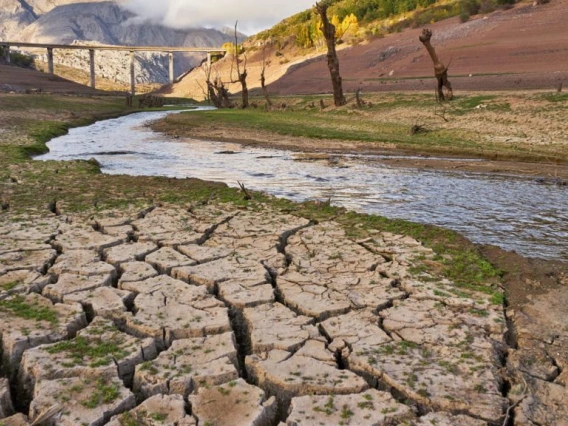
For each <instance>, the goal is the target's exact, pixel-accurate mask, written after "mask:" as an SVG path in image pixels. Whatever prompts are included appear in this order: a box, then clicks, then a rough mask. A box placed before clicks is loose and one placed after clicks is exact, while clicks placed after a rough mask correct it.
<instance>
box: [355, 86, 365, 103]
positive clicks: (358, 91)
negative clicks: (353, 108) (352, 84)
mask: <svg viewBox="0 0 568 426" xmlns="http://www.w3.org/2000/svg"><path fill="white" fill-rule="evenodd" d="M362 90H363V89H362V88H361V87H358V88H357V91H356V92H355V101H357V108H362V107H363V105H365V101H363V100H362V99H361V91H362Z"/></svg>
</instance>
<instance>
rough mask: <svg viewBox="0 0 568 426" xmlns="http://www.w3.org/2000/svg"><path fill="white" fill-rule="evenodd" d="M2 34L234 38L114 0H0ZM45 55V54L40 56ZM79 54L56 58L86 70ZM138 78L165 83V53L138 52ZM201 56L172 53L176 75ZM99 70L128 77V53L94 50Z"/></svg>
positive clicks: (126, 39) (206, 42) (149, 40)
mask: <svg viewBox="0 0 568 426" xmlns="http://www.w3.org/2000/svg"><path fill="white" fill-rule="evenodd" d="M0 39H3V40H17V41H22V42H36V43H65V44H68V43H73V42H76V41H80V42H85V41H88V42H96V43H103V44H119V45H150V46H188V47H195V46H199V47H219V46H221V45H222V44H223V43H225V42H227V41H230V40H231V39H232V36H231V35H228V34H227V33H226V32H224V31H222V30H215V29H191V30H174V29H171V28H166V27H164V26H161V25H157V24H152V23H150V22H147V21H142V20H141V19H137V17H136V16H135V15H134V14H133V13H131V12H129V11H126V10H124V9H123V8H121V7H120V2H116V1H99V2H97V1H90V2H84V1H81V0H37V1H33V0H29V1H27V2H26V1H23V0H0ZM39 59H40V60H41V59H44V58H41V57H40V58H39ZM85 59H86V58H85V55H82V54H81V53H70V52H61V51H59V52H58V51H56V52H55V62H56V63H60V64H64V65H67V66H72V67H77V68H79V69H85V70H88V62H87V61H86V60H85ZM137 59H138V65H137V68H138V69H137V76H138V77H137V79H138V82H140V83H146V82H167V80H168V74H167V56H166V55H162V54H141V55H138V58H137ZM202 59H203V58H202V56H201V55H182V54H178V55H176V61H175V62H176V63H175V68H176V69H175V71H176V74H177V75H180V74H182V73H184V72H185V71H187V70H188V69H189V68H192V67H193V66H195V65H196V64H198V63H199V62H200V61H201V60H202ZM97 62H98V67H99V72H101V73H102V74H104V75H105V76H107V77H109V78H116V79H118V80H121V81H127V80H128V78H129V76H128V73H127V72H126V69H127V64H128V58H127V55H125V54H123V53H116V52H108V53H100V54H99V55H98V61H97Z"/></svg>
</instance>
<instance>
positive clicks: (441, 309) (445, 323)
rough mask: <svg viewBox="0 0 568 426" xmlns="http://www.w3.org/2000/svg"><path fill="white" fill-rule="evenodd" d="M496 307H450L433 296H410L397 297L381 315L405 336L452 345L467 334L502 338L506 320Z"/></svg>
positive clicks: (388, 325)
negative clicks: (420, 297) (430, 297)
mask: <svg viewBox="0 0 568 426" xmlns="http://www.w3.org/2000/svg"><path fill="white" fill-rule="evenodd" d="M499 309H500V308H498V307H496V306H478V305H475V304H474V305H472V306H471V307H469V308H467V309H452V308H451V307H449V306H446V305H444V304H443V303H440V302H436V301H434V300H417V299H414V298H411V299H407V300H401V301H396V302H395V303H394V306H393V307H392V308H390V309H386V310H384V311H381V312H380V316H381V317H382V318H383V327H384V328H385V329H386V330H388V331H390V332H395V333H396V334H397V335H398V336H400V337H401V338H402V339H404V340H408V341H411V342H414V343H417V344H422V343H432V344H437V345H439V344H445V345H453V344H457V343H459V342H461V341H463V340H464V338H465V337H466V334H472V335H474V336H480V337H484V338H485V337H492V338H493V339H494V340H496V341H503V336H504V333H505V322H504V318H503V313H502V312H499Z"/></svg>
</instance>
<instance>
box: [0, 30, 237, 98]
mask: <svg viewBox="0 0 568 426" xmlns="http://www.w3.org/2000/svg"><path fill="white" fill-rule="evenodd" d="M0 46H2V47H3V48H4V55H5V60H6V62H8V63H10V47H18V48H25V47H28V48H33V49H47V68H48V72H49V73H50V74H53V73H54V67H53V51H54V50H55V49H67V50H88V51H89V59H90V71H91V73H90V74H91V81H90V83H91V84H90V85H91V87H92V88H93V89H94V88H95V52H96V51H97V50H113V51H124V52H130V92H131V94H132V95H133V96H134V94H135V93H136V79H135V77H136V76H135V73H134V60H135V58H134V53H135V52H162V53H168V54H169V60H170V62H169V73H170V83H173V82H174V80H175V79H174V53H176V52H184V53H206V54H207V64H208V66H211V55H212V54H214V53H220V54H225V53H227V51H226V50H224V49H215V48H210V47H169V46H110V45H95V46H93V45H86V44H85V45H81V44H42V43H22V42H16V41H0Z"/></svg>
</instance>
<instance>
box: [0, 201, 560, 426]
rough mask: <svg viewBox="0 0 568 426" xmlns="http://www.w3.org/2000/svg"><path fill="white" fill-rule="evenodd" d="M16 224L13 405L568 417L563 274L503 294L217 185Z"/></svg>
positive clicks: (182, 421)
mask: <svg viewBox="0 0 568 426" xmlns="http://www.w3.org/2000/svg"><path fill="white" fill-rule="evenodd" d="M0 235H2V247H1V249H0V259H1V261H0V262H1V263H0V289H1V295H0V311H1V313H2V315H1V320H0V333H1V344H2V353H3V359H2V363H3V377H4V378H3V379H1V380H0V416H1V418H2V420H0V421H1V422H3V423H2V424H6V425H29V424H31V423H32V422H34V421H37V420H38V419H42V418H46V417H47V418H48V419H50V420H49V421H48V424H55V425H76V424H89V425H103V424H111V425H113V426H114V425H124V424H152V425H153V424H177V425H201V424H211V425H213V424H215V425H227V426H228V425H259V426H263V425H277V424H278V423H279V422H281V424H285V425H288V426H294V425H319V424H334V425H335V424H337V425H340V424H343V425H348V424H351V425H355V424H357V425H367V424H368V425H392V424H399V425H405V424H406V425H427V424H434V423H435V424H444V425H458V424H459V425H475V426H477V425H486V424H489V425H495V424H503V422H504V421H505V420H506V419H508V420H507V421H511V422H513V423H508V424H518V425H527V426H534V425H542V424H550V425H553V424H554V425H564V424H567V423H566V421H567V419H568V417H567V416H568V413H567V412H566V407H565V404H564V403H563V401H565V400H566V397H567V396H568V393H567V390H566V373H565V368H566V362H567V360H568V353H567V352H566V351H565V349H564V348H565V347H566V346H567V342H568V330H567V329H566V327H562V323H561V321H560V319H559V315H560V314H561V312H562V303H561V298H562V297H565V292H564V293H562V296H558V295H554V294H547V293H544V294H543V295H542V296H541V298H539V299H538V300H535V301H534V302H535V303H534V304H527V305H526V307H525V308H524V309H522V310H520V311H515V310H513V309H505V307H504V306H503V303H502V300H503V297H502V290H501V289H500V288H496V287H491V286H487V287H485V288H475V289H469V288H465V287H463V286H459V285H457V284H456V283H454V282H453V281H451V280H448V279H442V278H439V277H437V276H435V275H434V274H430V273H427V272H425V271H424V270H422V269H420V268H417V265H419V264H421V263H422V262H424V261H429V260H430V261H432V259H434V256H435V255H434V252H433V251H432V250H431V249H429V248H426V247H424V246H423V245H422V244H421V243H420V242H419V241H416V240H415V239H413V238H410V237H408V236H403V235H396V234H392V233H387V232H380V231H378V230H376V231H372V232H371V233H370V235H371V236H370V237H368V238H365V239H362V240H356V239H354V238H353V237H350V236H349V235H348V234H347V233H346V231H345V230H344V229H343V227H342V225H340V224H339V223H336V222H334V221H333V220H328V221H322V222H319V223H315V222H313V221H308V220H306V219H303V218H299V217H296V216H292V215H289V214H284V213H281V212H278V211H276V210H273V209H272V208H270V207H263V208H260V209H259V208H255V209H252V208H239V209H237V208H234V207H232V206H230V205H214V204H213V205H204V206H201V207H195V208H191V209H187V208H181V207H151V208H149V209H146V210H144V211H128V210H122V211H107V212H104V213H100V212H98V213H96V214H94V215H90V216H89V215H85V214H83V215H81V214H76V215H68V216H55V215H52V216H41V217H40V216H34V215H24V216H21V215H20V216H15V215H12V214H6V215H4V216H2V222H1V223H0ZM564 290H565V289H564ZM541 299H542V300H541ZM564 306H565V305H564ZM549 307H551V308H550V309H549ZM531 318H533V320H531ZM551 324H552V325H554V330H553V332H552V331H551V332H550V333H545V334H543V333H542V329H543V327H548V326H550V325H551ZM54 389H55V390H56V392H54Z"/></svg>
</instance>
